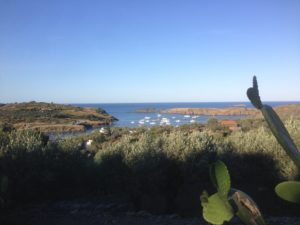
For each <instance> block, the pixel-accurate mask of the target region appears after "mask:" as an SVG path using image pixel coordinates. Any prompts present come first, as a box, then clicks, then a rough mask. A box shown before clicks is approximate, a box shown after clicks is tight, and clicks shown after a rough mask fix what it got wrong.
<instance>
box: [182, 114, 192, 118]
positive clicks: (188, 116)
mask: <svg viewBox="0 0 300 225" xmlns="http://www.w3.org/2000/svg"><path fill="white" fill-rule="evenodd" d="M183 117H185V118H190V117H191V116H190V115H184V116H183Z"/></svg>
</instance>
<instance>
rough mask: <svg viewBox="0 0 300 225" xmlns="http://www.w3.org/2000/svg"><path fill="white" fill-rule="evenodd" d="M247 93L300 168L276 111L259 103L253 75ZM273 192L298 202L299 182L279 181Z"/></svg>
mask: <svg viewBox="0 0 300 225" xmlns="http://www.w3.org/2000/svg"><path fill="white" fill-rule="evenodd" d="M247 95H248V98H249V99H250V101H251V103H252V104H253V105H254V106H255V107H256V108H257V109H259V110H260V111H261V112H262V114H263V116H264V118H265V120H266V121H267V123H268V125H269V127H270V129H271V131H272V133H273V135H274V136H275V138H276V139H277V141H278V143H279V144H280V145H281V146H282V148H283V149H284V150H285V151H286V153H287V154H288V155H289V157H290V158H291V159H292V160H293V161H294V163H295V164H296V165H297V166H298V167H299V168H300V152H299V150H298V149H297V146H296V145H295V143H294V141H293V139H292V138H291V136H290V134H289V132H288V131H287V129H286V128H285V126H284V124H283V123H282V121H281V120H280V118H279V116H278V115H277V114H276V112H275V111H274V110H273V109H272V107H270V106H268V105H263V104H262V103H261V100H260V97H259V93H258V85H257V80H256V77H255V76H254V77H253V87H251V88H249V89H248V91H247ZM275 192H276V194H277V195H278V196H279V197H280V198H282V199H284V200H286V201H290V202H295V203H300V182H297V181H290V182H283V183H280V184H278V185H277V186H276V187H275Z"/></svg>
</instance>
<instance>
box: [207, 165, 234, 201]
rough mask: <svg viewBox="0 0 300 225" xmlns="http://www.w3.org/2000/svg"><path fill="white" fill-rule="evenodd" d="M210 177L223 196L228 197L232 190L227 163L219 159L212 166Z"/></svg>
mask: <svg viewBox="0 0 300 225" xmlns="http://www.w3.org/2000/svg"><path fill="white" fill-rule="evenodd" d="M210 179H211V181H212V183H213V185H214V186H215V188H216V189H217V190H218V194H219V195H220V197H221V198H223V199H224V198H225V199H227V196H228V192H229V190H230V186H231V185H230V175H229V172H228V170H227V167H226V165H225V164H224V163H223V162H222V161H220V160H219V161H217V162H216V163H214V165H213V166H211V167H210Z"/></svg>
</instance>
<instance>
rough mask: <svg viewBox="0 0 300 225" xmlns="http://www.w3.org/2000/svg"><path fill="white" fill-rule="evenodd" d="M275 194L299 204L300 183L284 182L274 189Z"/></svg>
mask: <svg viewBox="0 0 300 225" xmlns="http://www.w3.org/2000/svg"><path fill="white" fill-rule="evenodd" d="M275 192H276V194H277V195H278V196H279V197H280V198H282V199H284V200H286V201H289V202H294V203H299V204H300V182H298V181H285V182H282V183H280V184H278V185H277V186H276V187H275Z"/></svg>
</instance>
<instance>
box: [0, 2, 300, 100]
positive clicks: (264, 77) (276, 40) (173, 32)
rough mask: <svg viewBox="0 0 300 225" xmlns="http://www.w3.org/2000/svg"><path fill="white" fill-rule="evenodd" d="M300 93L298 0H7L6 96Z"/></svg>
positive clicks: (2, 52)
mask: <svg viewBox="0 0 300 225" xmlns="http://www.w3.org/2000/svg"><path fill="white" fill-rule="evenodd" d="M254 74H256V75H257V77H258V81H259V86H260V89H261V90H260V92H261V96H262V98H263V100H268V101H288V100H294V101H295V100H298V101H299V100H300V88H299V87H300V85H299V84H300V1H299V0H281V1H278V0H272V1H271V0H270V1H262V0H249V1H240V0H237V1H231V0H228V1H224V0H194V1H193V0H135V1H133V0H126V1H124V0H118V1H117V0H107V1H104V0H103V1H101V0H98V1H88V0H85V1H83V0H82V1H80V0H79V1H73V0H48V1H44V0H36V1H34V0H27V1H23V0H19V1H17V0H0V102H22V101H30V100H36V101H47V102H58V103H107V102H176V101H179V102H185V101H187V102H191V101H193V102H207V101H247V97H246V94H245V93H246V89H247V88H248V87H249V86H250V85H251V82H252V81H251V79H252V76H253V75H254Z"/></svg>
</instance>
